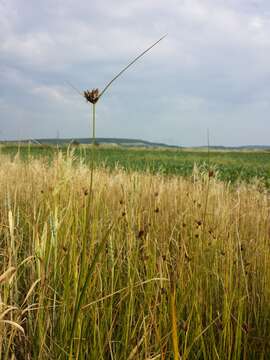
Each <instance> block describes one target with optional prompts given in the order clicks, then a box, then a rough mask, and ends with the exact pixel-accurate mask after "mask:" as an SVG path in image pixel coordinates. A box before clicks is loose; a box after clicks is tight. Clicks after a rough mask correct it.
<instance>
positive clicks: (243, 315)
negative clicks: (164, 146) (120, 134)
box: [0, 146, 270, 360]
mask: <svg viewBox="0 0 270 360" xmlns="http://www.w3.org/2000/svg"><path fill="white" fill-rule="evenodd" d="M269 160H270V153H267V152H265V153H257V152H250V153H244V152H242V153H240V152H239V153H237V152H232V153H228V152H219V153H215V152H211V153H210V154H208V153H207V152H205V153H198V152H194V151H190V152H183V151H173V150H159V149H157V150H145V149H133V150H126V149H121V148H115V149H113V148H99V147H96V148H94V149H84V148H73V149H66V150H63V151H59V150H56V149H55V148H51V147H33V148H32V147H31V148H30V147H27V146H26V147H21V148H20V149H19V152H18V148H15V147H2V148H1V150H0V161H1V166H0V244H1V245H0V249H1V252H0V287H1V288H0V291H1V292H0V359H1V360H2V359H6V360H8V359H93V360H94V359H95V360H96V359H115V360H122V359H123V360H127V359H128V360H131V359H148V360H150V359H151V360H154V359H161V360H167V359H177V360H179V359H224V360H225V359H232V360H233V359H234V360H236V359H256V360H257V359H268V358H269V357H270V337H269V334H270V302H269V296H270V266H269V264H270V251H269V250H270V222H269V214H270V193H269V189H268V187H269V178H270V165H269ZM194 163H195V164H196V165H195V166H194Z"/></svg>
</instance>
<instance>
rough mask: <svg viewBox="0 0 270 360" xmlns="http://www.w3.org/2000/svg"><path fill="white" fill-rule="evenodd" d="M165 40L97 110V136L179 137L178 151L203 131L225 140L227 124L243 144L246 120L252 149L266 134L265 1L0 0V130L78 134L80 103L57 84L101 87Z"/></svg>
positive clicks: (268, 56)
mask: <svg viewBox="0 0 270 360" xmlns="http://www.w3.org/2000/svg"><path fill="white" fill-rule="evenodd" d="M164 33H168V37H167V38H166V39H165V40H163V42H162V43H160V45H159V46H158V47H156V48H154V49H153V51H152V52H151V53H149V54H147V55H146V57H145V58H144V59H142V60H141V61H140V62H138V63H137V64H136V65H135V66H134V67H133V68H131V69H130V71H129V72H127V73H126V74H125V75H124V76H123V78H122V79H119V81H117V82H116V83H115V84H114V85H113V87H112V88H111V89H110V91H108V92H107V94H106V97H104V99H102V103H100V104H98V122H99V124H98V135H100V136H108V137H109V136H117V134H118V133H119V134H121V136H127V137H133V136H134V137H135V135H136V137H141V138H149V139H153V140H156V139H158V140H160V141H162V139H163V138H166V139H171V140H170V141H171V142H172V141H180V140H177V137H175V133H176V132H179V133H181V136H182V135H183V136H184V137H185V139H186V142H187V143H188V144H199V143H200V144H201V143H202V142H203V141H205V137H204V134H205V128H206V127H209V126H210V127H211V128H212V129H213V130H214V131H215V133H216V138H217V139H218V141H219V143H224V144H226V143H227V144H228V143H229V142H230V141H232V140H231V139H232V137H231V136H230V131H229V129H230V127H231V128H234V129H235V131H236V134H235V136H234V141H235V142H236V143H239V144H240V143H245V142H248V141H251V139H250V137H248V136H247V134H246V132H244V131H239V128H241V127H242V128H243V129H244V128H245V126H246V118H247V117H248V118H249V119H250V120H249V121H250V131H252V133H253V134H254V136H255V137H254V141H253V142H257V143H262V141H263V142H264V141H265V133H266V132H267V131H265V130H263V126H266V127H267V130H268V132H269V130H270V127H269V126H268V125H267V124H266V122H265V121H264V120H263V119H266V118H267V111H266V110H265V109H266V107H267V104H268V101H269V100H270V99H269V97H270V94H269V91H268V89H269V81H270V72H269V61H270V4H269V3H268V2H267V1H266V0H253V1H251V0H245V1H244V0H238V1H233V0H228V1H222V0H220V1H219V0H218V1H216V0H215V1H214V0H183V1H179V0H168V1H167V2H166V3H165V2H164V1H162V0H148V1H145V0H137V1H126V0H110V1H108V0H100V1H96V0H93V1H92V2H91V3H89V2H88V1H86V0H85V1H80V2H79V3H76V2H74V1H70V0H69V1H65V2H64V1H63V0H58V1H52V0H47V1H46V2H36V1H34V0H28V1H27V2H22V1H19V0H9V1H3V0H2V1H0V55H1V56H0V84H1V88H0V99H1V104H2V105H1V106H0V117H1V119H2V120H0V121H1V123H0V126H1V128H3V129H5V128H6V133H7V134H8V136H11V137H12V136H14V134H13V130H12V129H11V128H10V127H9V126H8V122H10V121H11V120H10V119H12V121H13V122H14V127H15V126H17V127H23V125H22V124H23V123H24V122H25V123H27V124H28V126H27V127H26V128H25V129H24V130H23V132H24V134H25V136H27V134H29V136H32V135H31V134H32V133H35V134H39V137H42V136H44V137H46V136H54V134H55V132H56V127H62V128H63V129H66V130H63V135H65V136H71V137H73V136H74V137H75V136H77V135H80V136H81V135H83V133H84V132H85V131H86V132H89V131H88V130H87V129H88V126H89V125H88V122H89V108H88V106H87V104H85V103H84V101H83V99H82V98H80V97H79V96H78V95H77V94H76V93H73V90H72V89H70V88H69V87H68V86H67V85H66V83H65V81H66V80H68V81H71V82H72V83H74V84H75V86H76V87H78V88H79V89H85V88H87V87H96V86H98V87H102V86H104V84H106V82H107V81H108V80H110V78H111V76H113V75H114V74H115V73H117V72H118V71H119V70H120V69H121V68H122V67H123V66H125V65H126V64H127V63H128V61H130V59H132V58H133V57H134V56H136V55H137V54H138V53H139V52H140V51H141V50H143V49H144V48H146V47H147V46H149V45H150V44H151V43H152V42H153V41H155V40H156V39H158V38H159V37H160V36H161V35H163V34H164ZM33 99H34V101H33ZM3 102H4V104H5V106H4V107H3ZM18 105H19V107H20V109H21V110H18ZM3 109H4V110H3ZM40 113H42V116H41V115H40ZM78 113H79V114H80V116H81V119H78ZM46 114H47V115H46ZM46 116H47V119H48V121H47V125H48V126H47V127H45V126H44V125H42V124H44V122H45V123H46ZM41 118H42V120H41ZM64 118H68V123H69V126H66V120H65V119H64ZM258 118H260V119H262V122H261V123H263V124H264V125H263V126H261V125H260V124H258V120H257V119H258ZM38 119H39V121H40V122H42V124H39V121H38ZM44 119H45V120H44ZM52 119H53V120H52ZM72 119H74V124H73V123H72ZM179 119H181V121H179ZM220 119H222V120H220ZM224 119H226V121H225V120H224ZM128 120H129V121H128ZM221 121H222V123H223V125H222V126H220V123H221ZM234 121H237V123H238V126H237V127H235V125H234ZM224 123H225V125H224ZM31 124H32V127H31ZM153 124H155V125H156V126H155V128H153ZM62 125H63V126H62ZM8 129H9V130H8ZM26 129H27V130H26ZM194 129H196V135H194ZM225 129H228V130H225ZM257 129H259V130H257ZM173 139H174V140H173ZM181 143H182V141H181Z"/></svg>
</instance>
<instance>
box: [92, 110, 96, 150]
mask: <svg viewBox="0 0 270 360" xmlns="http://www.w3.org/2000/svg"><path fill="white" fill-rule="evenodd" d="M92 116H93V134H92V143H93V145H94V144H95V143H96V104H93V115H92Z"/></svg>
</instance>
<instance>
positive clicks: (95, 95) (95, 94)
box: [83, 89, 99, 104]
mask: <svg viewBox="0 0 270 360" xmlns="http://www.w3.org/2000/svg"><path fill="white" fill-rule="evenodd" d="M83 95H84V97H85V99H86V100H87V101H89V102H90V103H91V104H95V103H96V102H97V101H98V99H99V90H98V89H93V90H91V91H90V90H85V91H84V92H83Z"/></svg>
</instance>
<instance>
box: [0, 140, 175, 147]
mask: <svg viewBox="0 0 270 360" xmlns="http://www.w3.org/2000/svg"><path fill="white" fill-rule="evenodd" d="M7 142H8V143H18V141H5V142H2V143H7ZM19 142H20V143H29V142H30V143H32V144H41V145H43V144H47V145H68V144H78V145H79V144H83V145H84V144H92V139H89V138H74V139H72V138H67V139H56V138H52V139H26V140H21V141H19ZM95 143H96V144H100V145H106V144H108V145H120V146H128V147H131V146H133V147H166V148H180V147H179V146H175V145H167V144H164V143H156V142H151V141H145V140H140V139H121V138H96V140H95Z"/></svg>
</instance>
